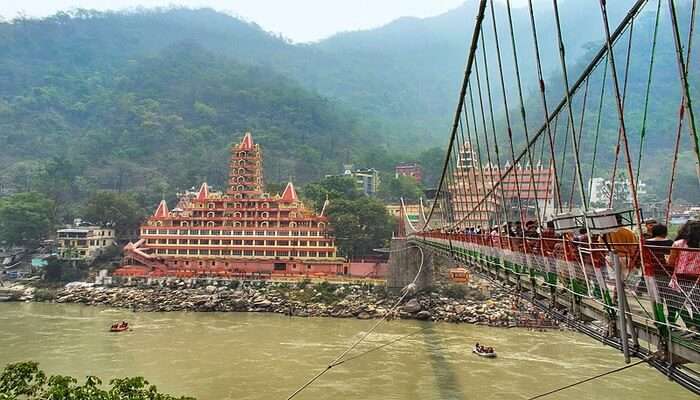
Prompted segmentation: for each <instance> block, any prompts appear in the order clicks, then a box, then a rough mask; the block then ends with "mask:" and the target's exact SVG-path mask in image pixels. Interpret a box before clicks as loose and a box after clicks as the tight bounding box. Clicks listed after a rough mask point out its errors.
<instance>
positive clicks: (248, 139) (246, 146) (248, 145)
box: [238, 132, 253, 151]
mask: <svg viewBox="0 0 700 400" xmlns="http://www.w3.org/2000/svg"><path fill="white" fill-rule="evenodd" d="M238 149H239V150H243V151H249V150H253V135H251V134H250V132H246V133H245V136H243V140H241V144H240V145H239V146H238Z"/></svg>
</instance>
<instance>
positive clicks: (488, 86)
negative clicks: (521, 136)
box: [481, 32, 513, 250]
mask: <svg viewBox="0 0 700 400" xmlns="http://www.w3.org/2000/svg"><path fill="white" fill-rule="evenodd" d="M481 53H482V56H483V59H484V80H485V81H486V94H487V99H488V105H489V119H490V122H491V124H490V125H491V133H492V134H493V147H494V151H495V155H496V167H497V168H496V171H498V172H499V175H500V172H501V165H502V164H501V152H500V150H499V146H498V133H497V131H496V117H495V112H494V110H493V97H492V93H491V77H490V75H489V63H488V56H487V54H486V44H485V39H484V34H483V32H482V34H481ZM493 175H494V174H493V172H492V173H491V179H492V180H493ZM499 178H500V176H499ZM498 189H500V192H501V202H502V204H503V221H504V222H507V221H508V208H507V207H508V205H507V204H506V201H507V198H506V192H505V188H504V187H503V185H500V184H498ZM495 190H496V185H494V184H493V183H492V185H491V188H490V189H489V193H488V194H487V195H490V194H491V193H493V192H494V191H495ZM499 232H500V227H499ZM508 249H509V250H513V246H512V243H511V241H510V236H509V237H508Z"/></svg>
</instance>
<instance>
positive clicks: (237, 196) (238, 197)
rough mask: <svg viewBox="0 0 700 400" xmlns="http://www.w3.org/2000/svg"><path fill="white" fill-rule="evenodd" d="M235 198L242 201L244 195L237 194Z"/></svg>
mask: <svg viewBox="0 0 700 400" xmlns="http://www.w3.org/2000/svg"><path fill="white" fill-rule="evenodd" d="M233 198H234V199H242V198H243V195H242V194H240V193H236V194H235V195H234V196H233Z"/></svg>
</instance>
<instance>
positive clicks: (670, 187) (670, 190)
mask: <svg viewBox="0 0 700 400" xmlns="http://www.w3.org/2000/svg"><path fill="white" fill-rule="evenodd" d="M695 5H696V2H695V1H693V9H692V14H691V18H690V21H691V25H690V29H689V30H688V53H687V55H686V63H685V69H686V70H685V73H686V74H687V73H688V66H689V65H690V50H691V49H692V40H693V28H694V26H695ZM685 99H686V97H685V95H682V96H681V104H680V106H679V107H678V126H677V130H676V145H675V148H674V152H673V160H672V162H671V177H670V179H669V183H668V199H667V203H666V225H668V221H669V219H670V217H671V203H672V199H673V184H674V182H675V178H676V165H677V163H678V152H679V150H680V141H681V132H682V130H683V120H684V119H685V118H684V114H685V105H686V102H685Z"/></svg>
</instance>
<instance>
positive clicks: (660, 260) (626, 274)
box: [416, 231, 700, 332]
mask: <svg viewBox="0 0 700 400" xmlns="http://www.w3.org/2000/svg"><path fill="white" fill-rule="evenodd" d="M416 236H417V237H421V238H423V239H427V240H430V241H432V242H435V243H437V245H439V246H440V247H441V248H442V249H443V250H444V251H446V252H451V253H455V254H457V255H459V256H460V257H464V258H465V259H466V260H467V261H470V262H474V263H478V264H481V265H485V266H488V267H490V268H494V269H503V270H506V271H508V272H509V273H513V274H517V275H520V276H523V277H526V278H527V279H532V280H535V281H537V282H538V284H540V285H543V286H549V287H551V288H552V290H554V289H561V290H566V291H569V292H571V293H573V294H574V295H576V296H580V297H584V298H589V299H591V300H594V301H597V302H600V303H602V304H603V305H605V306H606V308H607V309H609V310H611V311H617V308H618V307H617V305H616V304H615V301H614V296H612V295H611V294H612V293H613V292H614V291H615V262H614V261H615V260H614V258H613V254H615V255H616V256H617V257H619V265H620V268H621V269H622V277H623V279H624V282H623V287H624V289H625V293H626V295H627V296H628V298H629V299H630V300H628V302H632V303H634V304H635V306H634V307H632V308H631V310H630V311H629V312H630V313H631V314H634V315H637V316H638V317H639V318H641V319H645V320H647V321H649V322H653V323H656V324H657V325H658V326H659V327H660V328H664V329H665V328H667V327H669V326H670V327H671V328H674V330H677V331H681V332H687V328H689V327H692V328H694V329H695V328H700V273H699V272H700V265H699V264H698V263H699V262H700V249H689V248H677V247H670V246H655V245H649V244H643V245H642V247H641V251H640V245H639V243H615V242H607V243H606V242H604V241H602V240H601V238H596V239H595V241H594V240H591V241H588V240H587V239H586V240H581V239H575V238H573V237H567V236H564V237H561V238H557V237H536V238H535V237H524V238H523V237H522V236H520V237H514V236H510V235H501V234H493V233H488V234H487V233H484V234H465V233H445V232H440V231H429V232H422V233H419V234H416ZM613 251H614V253H613ZM642 266H643V270H642ZM652 299H656V301H657V303H660V304H659V305H658V307H660V308H659V310H660V311H661V312H662V314H663V318H661V319H660V318H659V317H660V315H657V314H658V313H657V312H656V310H653V309H652V307H651V303H652Z"/></svg>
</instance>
